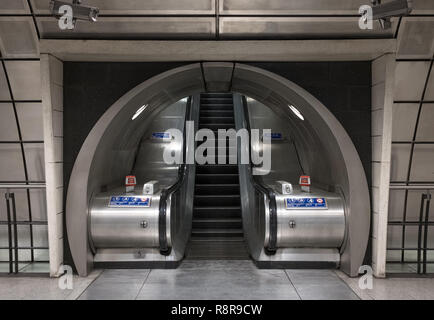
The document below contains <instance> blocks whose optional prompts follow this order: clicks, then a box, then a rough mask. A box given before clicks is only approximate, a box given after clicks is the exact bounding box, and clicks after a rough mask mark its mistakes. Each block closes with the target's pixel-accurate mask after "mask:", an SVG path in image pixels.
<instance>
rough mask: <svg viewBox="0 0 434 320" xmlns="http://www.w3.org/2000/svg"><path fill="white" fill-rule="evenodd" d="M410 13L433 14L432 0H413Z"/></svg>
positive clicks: (433, 5)
mask: <svg viewBox="0 0 434 320" xmlns="http://www.w3.org/2000/svg"><path fill="white" fill-rule="evenodd" d="M411 14H434V1H433V0H413V11H412V12H411Z"/></svg>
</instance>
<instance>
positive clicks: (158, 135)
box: [152, 132, 171, 139]
mask: <svg viewBox="0 0 434 320" xmlns="http://www.w3.org/2000/svg"><path fill="white" fill-rule="evenodd" d="M152 138H154V139H171V136H170V133H168V132H154V133H152Z"/></svg>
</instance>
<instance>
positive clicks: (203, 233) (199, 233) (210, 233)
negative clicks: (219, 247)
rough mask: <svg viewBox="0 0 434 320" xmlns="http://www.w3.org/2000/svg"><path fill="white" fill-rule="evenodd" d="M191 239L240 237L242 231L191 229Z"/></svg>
mask: <svg viewBox="0 0 434 320" xmlns="http://www.w3.org/2000/svg"><path fill="white" fill-rule="evenodd" d="M191 236H192V237H213V238H233V237H242V236H243V230H242V229H212V230H210V229H193V230H192V232H191Z"/></svg>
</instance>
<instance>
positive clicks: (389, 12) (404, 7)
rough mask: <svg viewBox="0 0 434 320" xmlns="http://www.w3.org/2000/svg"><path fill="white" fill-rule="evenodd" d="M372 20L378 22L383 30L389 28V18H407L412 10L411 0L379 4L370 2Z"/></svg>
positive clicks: (377, 0)
mask: <svg viewBox="0 0 434 320" xmlns="http://www.w3.org/2000/svg"><path fill="white" fill-rule="evenodd" d="M371 3H372V5H373V7H372V19H374V20H380V24H381V26H382V27H383V29H388V28H390V27H391V22H390V18H391V17H402V16H407V15H409V14H410V13H411V11H412V9H413V0H393V1H390V2H387V3H383V4H382V3H381V0H371Z"/></svg>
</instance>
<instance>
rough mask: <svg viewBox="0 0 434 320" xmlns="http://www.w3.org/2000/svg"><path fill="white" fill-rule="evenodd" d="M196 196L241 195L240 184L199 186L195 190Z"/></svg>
mask: <svg viewBox="0 0 434 320" xmlns="http://www.w3.org/2000/svg"><path fill="white" fill-rule="evenodd" d="M194 190H195V191H194V192H195V194H196V195H210V194H222V195H226V194H228V195H229V194H237V193H238V194H239V192H240V185H239V184H197V185H196V187H195V189H194Z"/></svg>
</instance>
